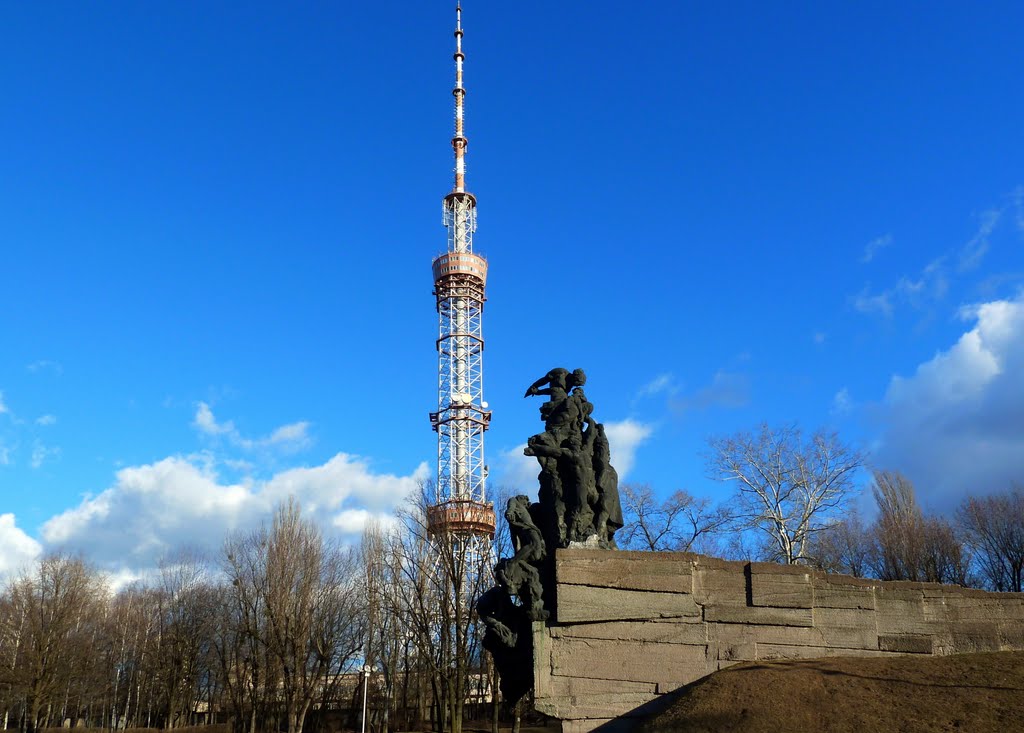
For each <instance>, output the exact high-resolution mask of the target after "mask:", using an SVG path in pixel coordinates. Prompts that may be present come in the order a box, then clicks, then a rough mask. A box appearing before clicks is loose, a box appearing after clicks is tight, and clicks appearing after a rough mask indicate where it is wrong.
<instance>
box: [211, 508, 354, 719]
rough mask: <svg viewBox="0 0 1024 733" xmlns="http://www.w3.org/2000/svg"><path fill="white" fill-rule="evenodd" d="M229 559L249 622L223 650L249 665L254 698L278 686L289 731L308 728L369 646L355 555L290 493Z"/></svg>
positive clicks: (236, 542) (224, 640) (233, 547)
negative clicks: (314, 711)
mask: <svg viewBox="0 0 1024 733" xmlns="http://www.w3.org/2000/svg"><path fill="white" fill-rule="evenodd" d="M225 560H226V562H225V570H226V572H227V575H228V578H229V580H230V583H231V588H232V589H233V592H234V593H235V600H234V602H233V604H232V606H233V607H234V608H237V609H239V613H238V614H237V615H236V616H234V618H236V619H237V620H238V621H239V623H240V624H241V629H239V630H238V631H236V632H235V633H234V634H231V635H226V636H222V637H221V639H220V642H219V645H218V646H219V648H218V656H219V657H220V659H221V660H222V664H224V662H225V660H228V661H229V662H231V663H234V664H241V665H244V668H245V671H246V672H247V673H249V674H250V675H251V677H252V682H250V683H248V684H249V685H250V688H249V690H248V692H249V694H250V697H252V698H255V697H257V696H259V695H260V694H261V693H262V697H263V700H264V702H265V701H266V698H267V697H269V696H270V694H269V693H270V692H271V691H274V692H276V693H278V694H279V695H280V698H281V701H282V705H283V712H284V716H285V719H286V721H287V726H288V733H301V731H302V728H303V725H304V723H305V719H306V715H307V714H308V712H309V710H310V709H311V707H312V706H313V704H314V702H315V701H316V700H317V699H319V697H320V696H322V694H323V693H324V691H325V690H328V689H330V688H331V686H332V685H333V684H335V683H336V681H337V679H338V678H339V676H340V675H341V673H342V672H343V671H344V670H345V669H346V668H347V666H348V665H349V664H350V663H351V661H352V660H353V658H354V657H355V655H356V653H357V652H358V651H359V649H360V647H361V645H362V640H363V619H362V616H361V614H360V609H359V604H358V593H357V591H356V586H355V563H354V561H353V557H352V555H351V553H346V552H344V551H342V550H341V549H340V548H338V547H336V546H334V545H332V544H331V543H329V542H327V541H326V540H325V539H324V538H323V535H322V534H321V533H320V530H319V529H318V528H317V526H316V525H315V524H313V523H312V522H311V521H309V520H306V519H303V517H302V516H301V511H300V509H299V505H298V503H297V502H296V501H295V500H294V499H289V500H288V501H287V502H286V503H285V504H282V505H281V506H279V507H278V509H277V511H276V512H275V514H274V519H273V522H272V524H271V526H270V527H269V528H268V527H267V526H266V525H264V526H262V527H260V529H258V530H256V531H255V532H253V533H251V534H250V535H248V536H246V537H236V538H233V539H232V540H229V541H228V543H227V545H226V552H225ZM231 617H232V616H231V615H229V616H228V618H231ZM239 637H241V639H240V638H239ZM245 637H248V639H246V638H245ZM239 641H241V642H242V643H241V645H239V643H238V642H239ZM247 652H250V653H251V652H255V653H252V654H250V655H248V656H245V655H246V653H247ZM260 680H262V683H261V682H260ZM253 703H254V705H253V720H255V711H256V703H257V700H255V699H254V700H253ZM254 726H255V723H254Z"/></svg>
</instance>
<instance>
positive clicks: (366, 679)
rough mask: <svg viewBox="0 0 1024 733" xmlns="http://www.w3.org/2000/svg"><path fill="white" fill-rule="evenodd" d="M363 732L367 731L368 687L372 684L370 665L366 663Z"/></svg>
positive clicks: (364, 666) (364, 669) (364, 672)
mask: <svg viewBox="0 0 1024 733" xmlns="http://www.w3.org/2000/svg"><path fill="white" fill-rule="evenodd" d="M362 673H363V733H366V688H367V687H369V686H370V665H369V664H364V665H363V669H362Z"/></svg>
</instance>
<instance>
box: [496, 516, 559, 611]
mask: <svg viewBox="0 0 1024 733" xmlns="http://www.w3.org/2000/svg"><path fill="white" fill-rule="evenodd" d="M505 520H506V521H507V522H508V528H509V534H511V535H512V547H513V549H514V550H515V555H513V556H512V557H511V558H509V559H508V560H502V561H501V562H499V563H498V566H497V567H496V568H495V569H494V574H495V576H496V577H497V578H498V581H499V582H504V584H505V585H507V587H508V588H509V589H510V590H511V591H512V592H513V593H515V594H516V595H517V596H519V598H520V599H521V600H522V601H523V605H524V607H525V608H526V609H527V613H528V614H529V616H530V618H531V619H532V620H534V621H543V620H544V619H546V618H547V617H548V612H547V611H545V610H544V602H543V599H542V598H541V596H542V594H543V587H542V585H541V578H540V572H539V571H538V570H537V567H536V566H537V565H539V564H540V563H541V562H542V561H543V560H544V558H545V557H547V549H546V547H545V545H544V537H543V536H542V535H541V531H540V529H538V527H537V525H536V524H534V523H533V517H531V516H530V498H529V497H528V496H513V497H512V498H511V499H509V500H508V507H507V508H506V509H505Z"/></svg>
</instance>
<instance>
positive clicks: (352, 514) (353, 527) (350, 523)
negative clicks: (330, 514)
mask: <svg viewBox="0 0 1024 733" xmlns="http://www.w3.org/2000/svg"><path fill="white" fill-rule="evenodd" d="M397 521H398V519H397V518H396V517H395V515H394V514H385V513H379V512H378V513H374V512H368V511H366V510H365V509H345V510H344V511H342V512H339V513H338V514H336V515H335V516H334V518H333V519H332V520H331V524H332V525H333V526H334V527H336V528H337V529H338V530H339V531H340V532H341V533H342V534H345V535H349V536H352V537H355V536H358V535H360V534H362V533H363V530H365V529H366V526H367V525H368V524H370V522H376V523H377V524H378V525H382V526H388V525H393V524H395V523H397Z"/></svg>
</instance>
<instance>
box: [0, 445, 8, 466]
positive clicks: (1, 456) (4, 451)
mask: <svg viewBox="0 0 1024 733" xmlns="http://www.w3.org/2000/svg"><path fill="white" fill-rule="evenodd" d="M9 465H11V449H10V448H8V447H7V446H6V445H4V444H3V443H0V466H9Z"/></svg>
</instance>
